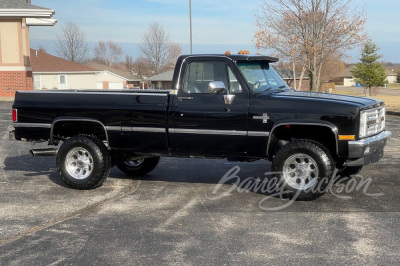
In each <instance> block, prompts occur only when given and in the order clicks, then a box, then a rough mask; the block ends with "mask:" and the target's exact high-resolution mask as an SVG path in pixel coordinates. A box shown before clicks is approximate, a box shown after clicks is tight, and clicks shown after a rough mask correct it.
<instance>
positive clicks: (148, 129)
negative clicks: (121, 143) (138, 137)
mask: <svg viewBox="0 0 400 266" xmlns="http://www.w3.org/2000/svg"><path fill="white" fill-rule="evenodd" d="M131 130H132V131H133V132H155V133H165V131H166V130H165V128H158V127H132V128H131Z"/></svg>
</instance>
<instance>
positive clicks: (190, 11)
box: [189, 0, 193, 54]
mask: <svg viewBox="0 0 400 266" xmlns="http://www.w3.org/2000/svg"><path fill="white" fill-rule="evenodd" d="M189 16H190V54H193V42H192V0H189Z"/></svg>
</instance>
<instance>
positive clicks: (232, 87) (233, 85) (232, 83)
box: [228, 67, 243, 94]
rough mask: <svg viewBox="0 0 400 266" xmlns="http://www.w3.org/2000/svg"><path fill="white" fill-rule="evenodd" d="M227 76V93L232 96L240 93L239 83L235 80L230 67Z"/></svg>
mask: <svg viewBox="0 0 400 266" xmlns="http://www.w3.org/2000/svg"><path fill="white" fill-rule="evenodd" d="M228 76H229V91H230V92H231V93H232V94H238V93H242V92H243V89H242V86H240V83H239V81H238V80H237V78H236V76H235V75H234V74H233V72H232V70H231V68H230V67H228Z"/></svg>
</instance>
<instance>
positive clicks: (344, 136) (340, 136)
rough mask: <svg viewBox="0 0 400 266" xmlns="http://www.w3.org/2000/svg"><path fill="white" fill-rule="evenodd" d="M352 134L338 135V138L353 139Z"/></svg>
mask: <svg viewBox="0 0 400 266" xmlns="http://www.w3.org/2000/svg"><path fill="white" fill-rule="evenodd" d="M355 137H356V136H354V135H339V140H355Z"/></svg>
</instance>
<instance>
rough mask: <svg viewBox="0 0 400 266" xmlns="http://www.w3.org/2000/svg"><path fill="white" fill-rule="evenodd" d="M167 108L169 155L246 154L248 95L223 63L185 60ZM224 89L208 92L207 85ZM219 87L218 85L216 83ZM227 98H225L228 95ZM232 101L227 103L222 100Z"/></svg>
mask: <svg viewBox="0 0 400 266" xmlns="http://www.w3.org/2000/svg"><path fill="white" fill-rule="evenodd" d="M183 67H184V68H183V69H185V71H184V73H185V74H184V76H183V77H181V80H180V84H181V86H180V87H181V88H179V90H178V93H177V95H176V96H174V97H173V99H172V101H171V103H172V104H171V106H170V120H169V136H170V146H171V152H172V153H173V154H180V155H195V156H202V155H204V156H205V155H217V156H225V155H227V156H228V155H229V156H233V155H238V156H242V155H244V154H245V152H246V138H247V114H248V101H249V97H248V93H247V91H244V90H243V89H242V87H243V86H241V82H240V81H239V80H238V78H237V76H238V75H235V74H234V72H233V71H232V67H233V66H232V65H230V63H229V62H226V61H223V60H221V61H215V60H208V61H207V60H197V61H195V60H190V59H189V60H188V62H185V63H184V66H183ZM214 81H219V82H223V85H225V87H226V90H225V91H224V92H221V93H218V94H212V93H210V92H209V86H210V85H212V84H210V82H214ZM219 84H221V83H219ZM228 95H229V96H228ZM228 97H230V99H232V98H233V101H232V102H231V103H229V101H227V102H226V99H227V98H228Z"/></svg>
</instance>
